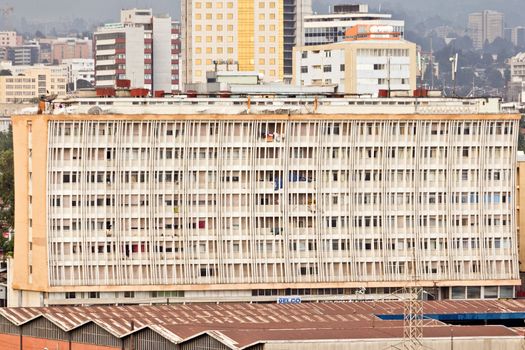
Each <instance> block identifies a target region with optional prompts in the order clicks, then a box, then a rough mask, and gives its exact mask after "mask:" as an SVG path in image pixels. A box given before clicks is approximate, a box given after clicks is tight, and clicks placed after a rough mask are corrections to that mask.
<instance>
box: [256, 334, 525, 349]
mask: <svg viewBox="0 0 525 350" xmlns="http://www.w3.org/2000/svg"><path fill="white" fill-rule="evenodd" d="M522 342H523V340H522V339H521V338H519V337H512V338H511V337H497V338H496V337H495V338H483V337H478V338H466V337H465V338H455V339H454V341H453V344H451V339H450V338H439V339H425V340H424V341H423V346H424V348H425V349H433V350H450V349H453V348H454V349H461V350H521V349H522ZM390 348H397V349H402V348H403V344H402V339H395V340H390V341H388V340H387V341H385V340H384V339H377V340H353V341H344V340H343V341H337V342H336V341H333V342H328V341H327V342H317V341H312V342H271V343H267V344H265V345H264V350H384V349H390Z"/></svg>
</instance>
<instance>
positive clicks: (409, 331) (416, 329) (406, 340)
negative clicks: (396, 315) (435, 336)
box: [402, 285, 423, 350]
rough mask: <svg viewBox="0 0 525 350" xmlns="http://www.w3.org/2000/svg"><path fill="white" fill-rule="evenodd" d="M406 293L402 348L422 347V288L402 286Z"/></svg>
mask: <svg viewBox="0 0 525 350" xmlns="http://www.w3.org/2000/svg"><path fill="white" fill-rule="evenodd" d="M403 294H404V295H407V296H408V297H407V299H405V301H404V305H403V307H404V310H403V346H402V349H403V350H421V349H423V344H422V340H423V300H421V297H422V295H423V289H422V288H420V287H417V286H415V285H414V286H411V287H406V288H403Z"/></svg>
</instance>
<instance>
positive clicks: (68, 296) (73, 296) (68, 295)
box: [66, 292, 77, 299]
mask: <svg viewBox="0 0 525 350" xmlns="http://www.w3.org/2000/svg"><path fill="white" fill-rule="evenodd" d="M76 297H77V293H75V292H66V299H76Z"/></svg>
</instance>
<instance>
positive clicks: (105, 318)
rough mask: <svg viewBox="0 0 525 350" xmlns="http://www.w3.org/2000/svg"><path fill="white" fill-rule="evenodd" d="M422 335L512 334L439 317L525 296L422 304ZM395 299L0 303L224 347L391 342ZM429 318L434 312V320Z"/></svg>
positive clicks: (520, 306) (509, 307) (8, 314)
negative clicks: (56, 304) (67, 304)
mask: <svg viewBox="0 0 525 350" xmlns="http://www.w3.org/2000/svg"><path fill="white" fill-rule="evenodd" d="M424 310H425V314H426V315H427V316H428V317H429V318H430V317H431V318H436V319H426V320H425V321H424V336H425V337H429V338H442V337H450V336H451V333H452V332H453V334H454V337H518V336H521V335H520V334H519V331H515V330H512V329H510V328H507V327H504V326H450V325H446V324H444V323H442V322H441V321H440V320H439V317H437V316H439V315H449V316H450V315H456V316H457V315H463V316H465V317H468V315H477V316H479V317H481V315H487V314H494V315H502V314H515V315H523V313H524V311H525V301H520V300H513V301H435V302H425V304H424ZM402 313H403V303H402V302H370V303H368V302H354V303H308V304H306V303H305V304H298V305H278V304H188V305H182V304H177V305H163V306H86V307H50V308H6V309H0V315H1V316H3V317H5V318H6V319H7V320H9V321H10V322H11V323H13V324H14V325H16V326H22V325H25V324H29V323H31V322H32V321H34V320H36V319H38V318H41V317H44V318H46V319H47V320H49V321H50V322H52V323H53V324H55V325H56V326H57V327H58V328H60V329H62V330H64V331H66V332H69V331H74V330H76V329H78V328H79V327H81V326H83V325H86V324H88V323H90V322H93V323H94V324H96V325H98V326H100V327H102V328H103V329H105V330H106V331H108V332H109V333H111V334H112V335H113V336H114V337H116V338H124V337H127V336H128V335H130V334H132V333H135V332H140V331H142V330H144V329H151V330H152V331H154V332H156V333H158V334H160V335H161V336H163V337H164V338H165V339H167V340H168V341H170V342H172V343H174V344H177V343H183V342H186V341H191V340H192V339H195V338H196V337H200V336H202V335H207V336H210V337H213V338H214V339H216V340H218V341H220V342H221V343H223V344H225V345H226V346H228V347H230V348H231V349H243V348H246V347H249V346H252V345H254V344H258V343H265V342H271V341H312V340H358V339H397V338H402V337H403V321H402V318H401V319H391V320H389V319H383V317H384V316H389V317H394V316H395V317H399V316H400V315H401V316H402ZM432 315H434V316H436V315H437V316H436V317H433V316H432Z"/></svg>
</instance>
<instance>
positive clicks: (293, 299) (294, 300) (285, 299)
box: [277, 297, 302, 304]
mask: <svg viewBox="0 0 525 350" xmlns="http://www.w3.org/2000/svg"><path fill="white" fill-rule="evenodd" d="M301 302H302V300H301V298H300V297H281V298H277V304H301Z"/></svg>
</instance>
